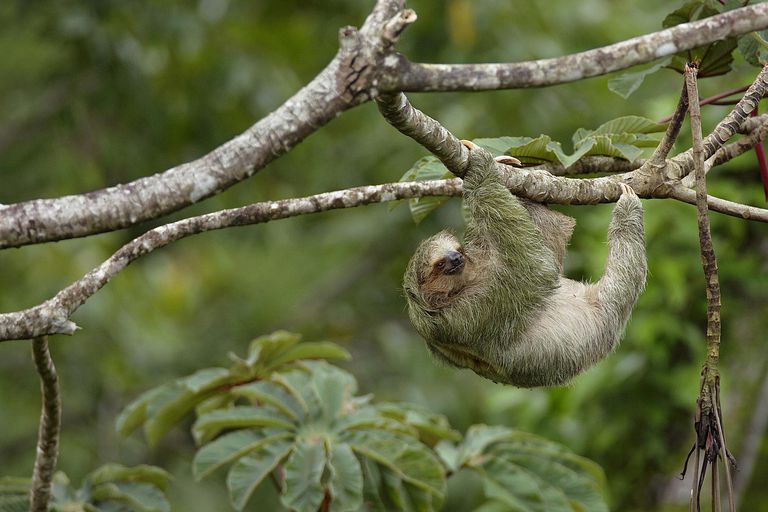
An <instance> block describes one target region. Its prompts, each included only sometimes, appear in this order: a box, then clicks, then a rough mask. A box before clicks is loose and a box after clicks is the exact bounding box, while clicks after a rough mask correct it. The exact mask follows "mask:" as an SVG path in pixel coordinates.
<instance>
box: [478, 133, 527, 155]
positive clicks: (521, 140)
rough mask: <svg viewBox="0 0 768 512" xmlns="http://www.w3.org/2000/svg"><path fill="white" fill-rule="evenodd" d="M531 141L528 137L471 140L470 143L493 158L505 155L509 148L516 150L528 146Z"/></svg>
mask: <svg viewBox="0 0 768 512" xmlns="http://www.w3.org/2000/svg"><path fill="white" fill-rule="evenodd" d="M532 140H533V139H532V138H530V137H495V138H485V139H473V140H472V142H474V143H475V144H477V145H478V146H480V147H481V148H483V149H485V150H486V151H488V152H489V153H491V154H492V155H493V156H501V155H506V154H507V151H508V150H509V148H516V147H520V146H524V145H526V144H528V143H529V142H530V141H532Z"/></svg>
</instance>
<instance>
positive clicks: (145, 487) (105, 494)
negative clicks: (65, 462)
mask: <svg viewBox="0 0 768 512" xmlns="http://www.w3.org/2000/svg"><path fill="white" fill-rule="evenodd" d="M91 499H92V501H93V502H94V503H96V504H98V503H99V502H103V501H106V502H110V501H116V502H119V503H122V504H125V505H127V506H128V507H130V508H131V509H132V510H135V511H136V512H169V511H170V510H171V506H170V504H169V503H168V501H167V500H166V499H165V496H164V495H163V493H162V492H161V491H160V490H159V489H157V488H156V487H155V486H153V485H151V484H145V483H140V482H117V483H107V484H101V485H98V486H96V487H94V488H93V490H92V491H91Z"/></svg>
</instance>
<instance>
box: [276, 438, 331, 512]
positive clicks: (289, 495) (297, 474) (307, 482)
mask: <svg viewBox="0 0 768 512" xmlns="http://www.w3.org/2000/svg"><path fill="white" fill-rule="evenodd" d="M325 464H326V457H325V446H324V445H323V441H322V439H317V438H316V439H314V440H313V441H308V440H304V441H302V442H299V443H297V444H296V446H295V447H294V449H293V453H292V454H291V456H290V458H288V461H287V462H286V463H285V466H284V467H283V469H284V471H285V492H284V493H283V495H282V497H281V499H280V501H281V502H282V504H283V505H285V506H286V507H288V508H290V509H291V510H295V511H297V512H316V511H317V509H318V508H319V507H320V503H322V501H323V497H324V496H325V489H324V488H323V484H322V482H321V481H320V479H321V478H322V476H323V471H324V470H325Z"/></svg>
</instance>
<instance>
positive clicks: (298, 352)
mask: <svg viewBox="0 0 768 512" xmlns="http://www.w3.org/2000/svg"><path fill="white" fill-rule="evenodd" d="M351 357H352V356H351V355H350V353H349V352H348V351H347V350H346V349H344V348H342V347H340V346H338V345H337V344H335V343H331V342H329V341H315V342H310V341H305V342H304V343H300V344H298V345H296V346H293V347H291V348H289V349H288V350H286V351H285V352H283V353H282V354H280V355H279V356H277V357H275V358H274V359H272V361H270V362H269V364H268V365H267V366H266V368H267V370H274V369H275V368H278V367H280V366H282V365H285V364H288V363H291V362H293V361H296V360H299V359H341V360H343V361H348V360H349V359H350V358H351Z"/></svg>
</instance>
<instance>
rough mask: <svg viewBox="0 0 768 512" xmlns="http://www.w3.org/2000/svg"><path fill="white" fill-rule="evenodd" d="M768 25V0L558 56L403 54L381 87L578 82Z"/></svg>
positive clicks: (503, 86) (489, 87)
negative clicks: (440, 59) (482, 60)
mask: <svg viewBox="0 0 768 512" xmlns="http://www.w3.org/2000/svg"><path fill="white" fill-rule="evenodd" d="M766 27H768V5H766V4H764V3H760V4H755V5H751V6H748V7H742V8H739V9H734V10H732V11H728V12H725V13H722V14H718V15H717V16H712V17H711V18H706V19H704V20H699V21H694V22H692V23H684V24H682V25H678V26H676V27H672V28H669V29H666V30H662V31H659V32H655V33H653V34H648V35H644V36H640V37H635V38H633V39H628V40H626V41H622V42H620V43H616V44H612V45H610V46H604V47H602V48H596V49H594V50H589V51H586V52H581V53H576V54H573V55H567V56H565V57H559V58H554V59H543V60H535V61H529V62H519V63H495V64H415V63H412V62H409V61H408V60H407V59H406V58H405V57H403V56H399V58H398V61H397V62H394V63H392V69H393V71H395V73H394V74H393V75H390V77H389V78H390V82H387V83H385V84H383V85H382V88H381V90H382V91H388V92H389V91H405V92H408V91H414V92H415V91H487V90H497V89H520V88H526V87H541V86H546V85H555V84H562V83H565V82H573V81H575V80H581V79H583V78H589V77H593V76H598V75H604V74H606V73H611V72H613V71H619V70H621V69H625V68H628V67H630V66H636V65H638V64H645V63H647V62H651V61H654V60H657V59H661V58H663V57H667V56H669V55H674V54H676V53H679V52H681V51H685V50H690V49H693V48H696V47H698V46H704V45H706V44H709V43H711V42H713V41H719V40H722V39H725V38H728V37H733V36H737V35H741V34H746V33H748V32H753V31H755V30H762V29H763V28H766Z"/></svg>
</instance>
